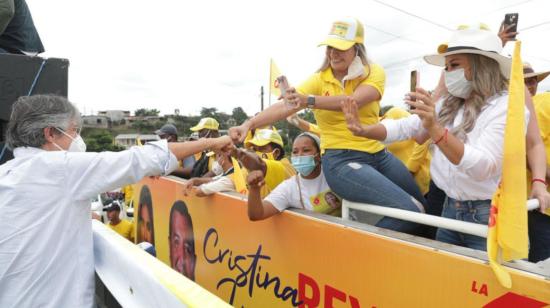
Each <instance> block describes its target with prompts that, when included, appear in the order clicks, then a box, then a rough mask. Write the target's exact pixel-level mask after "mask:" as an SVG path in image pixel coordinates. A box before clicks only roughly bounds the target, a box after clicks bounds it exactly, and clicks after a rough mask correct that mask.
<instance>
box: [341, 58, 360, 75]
mask: <svg viewBox="0 0 550 308" xmlns="http://www.w3.org/2000/svg"><path fill="white" fill-rule="evenodd" d="M364 75H365V65H364V64H363V61H362V60H361V58H360V57H359V56H355V58H353V61H351V64H350V65H349V67H348V74H347V75H346V77H344V79H342V80H353V79H355V78H357V77H361V76H364Z"/></svg>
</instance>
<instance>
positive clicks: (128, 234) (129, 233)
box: [107, 219, 134, 243]
mask: <svg viewBox="0 0 550 308" xmlns="http://www.w3.org/2000/svg"><path fill="white" fill-rule="evenodd" d="M107 226H109V228H111V229H113V230H114V231H115V232H116V233H118V234H120V235H122V236H123V237H125V238H126V239H127V240H129V241H130V242H132V243H133V242H134V233H133V231H134V224H133V223H131V222H129V221H128V220H125V219H121V220H120V222H119V223H118V224H117V225H115V226H113V225H112V224H111V223H107Z"/></svg>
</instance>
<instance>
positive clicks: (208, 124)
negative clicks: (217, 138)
mask: <svg viewBox="0 0 550 308" xmlns="http://www.w3.org/2000/svg"><path fill="white" fill-rule="evenodd" d="M219 127H220V123H218V121H216V119H214V118H202V119H201V120H200V121H199V124H197V125H195V126H193V127H191V130H192V131H194V132H197V131H199V130H203V129H210V130H218V128H219Z"/></svg>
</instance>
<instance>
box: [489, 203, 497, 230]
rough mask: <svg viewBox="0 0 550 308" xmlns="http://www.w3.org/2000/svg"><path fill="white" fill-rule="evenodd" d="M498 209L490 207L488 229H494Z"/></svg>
mask: <svg viewBox="0 0 550 308" xmlns="http://www.w3.org/2000/svg"><path fill="white" fill-rule="evenodd" d="M497 214H498V208H497V207H496V206H494V205H491V211H490V212H489V228H491V227H494V226H495V225H496V224H497Z"/></svg>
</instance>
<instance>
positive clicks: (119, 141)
mask: <svg viewBox="0 0 550 308" xmlns="http://www.w3.org/2000/svg"><path fill="white" fill-rule="evenodd" d="M137 140H141V142H142V143H145V142H149V141H156V140H160V138H159V136H157V135H143V134H120V135H118V136H116V137H115V144H116V145H120V146H123V147H125V148H129V147H131V146H134V145H136V144H137Z"/></svg>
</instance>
